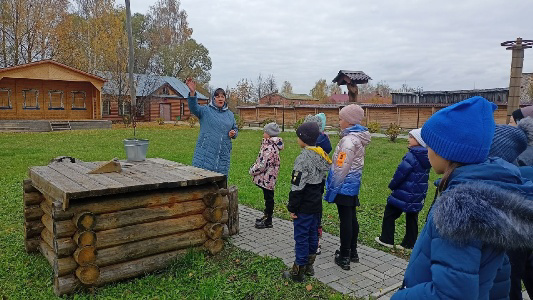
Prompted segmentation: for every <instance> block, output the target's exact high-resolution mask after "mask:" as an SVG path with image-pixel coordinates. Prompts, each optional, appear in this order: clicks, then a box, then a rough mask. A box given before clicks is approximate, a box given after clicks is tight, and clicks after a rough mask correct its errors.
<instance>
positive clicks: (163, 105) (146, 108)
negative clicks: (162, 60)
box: [102, 73, 209, 122]
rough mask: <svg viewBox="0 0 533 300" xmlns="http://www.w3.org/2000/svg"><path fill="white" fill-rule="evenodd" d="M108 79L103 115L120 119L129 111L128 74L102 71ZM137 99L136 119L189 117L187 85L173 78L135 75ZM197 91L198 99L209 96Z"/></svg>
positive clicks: (112, 118) (105, 86)
mask: <svg viewBox="0 0 533 300" xmlns="http://www.w3.org/2000/svg"><path fill="white" fill-rule="evenodd" d="M102 76H103V77H104V78H106V79H107V82H106V83H105V84H104V86H103V92H102V93H103V109H102V117H103V118H104V119H106V120H111V121H113V122H117V121H122V120H123V116H124V115H129V114H130V111H131V105H130V95H129V89H128V86H127V82H128V81H127V74H122V75H121V76H116V75H115V76H113V74H111V73H102ZM133 78H134V83H135V93H136V97H137V99H136V101H137V118H136V119H137V120H138V121H145V122H151V121H155V120H157V119H159V118H162V119H163V120H165V121H175V120H184V119H188V118H189V116H190V112H189V106H188V104H187V96H188V94H189V88H188V87H187V85H185V83H183V82H182V81H181V80H179V79H178V78H175V77H170V76H158V75H149V74H134V76H133ZM197 93H198V102H199V103H200V104H206V103H207V100H208V99H209V98H208V97H206V96H205V95H203V94H202V93H199V92H197Z"/></svg>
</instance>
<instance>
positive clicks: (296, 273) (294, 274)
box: [281, 263, 307, 282]
mask: <svg viewBox="0 0 533 300" xmlns="http://www.w3.org/2000/svg"><path fill="white" fill-rule="evenodd" d="M306 269H307V268H306V266H299V265H297V264H296V263H295V264H293V265H292V269H291V270H288V271H284V272H283V275H281V277H283V278H285V279H292V280H293V281H296V282H303V281H304V279H305V274H304V273H305V270H306Z"/></svg>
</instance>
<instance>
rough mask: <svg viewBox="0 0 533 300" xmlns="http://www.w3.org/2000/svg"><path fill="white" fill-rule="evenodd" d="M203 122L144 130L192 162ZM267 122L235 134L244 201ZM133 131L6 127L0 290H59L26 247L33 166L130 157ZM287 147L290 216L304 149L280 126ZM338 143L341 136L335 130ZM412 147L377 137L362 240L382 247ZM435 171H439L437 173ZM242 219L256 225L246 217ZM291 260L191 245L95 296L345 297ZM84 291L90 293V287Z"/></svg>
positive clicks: (284, 180)
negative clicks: (387, 212) (289, 267)
mask: <svg viewBox="0 0 533 300" xmlns="http://www.w3.org/2000/svg"><path fill="white" fill-rule="evenodd" d="M197 134H198V129H197V128H195V129H189V128H183V127H181V128H180V127H175V126H172V125H165V126H161V127H155V128H154V127H153V126H152V127H141V128H139V129H138V137H139V138H148V139H150V147H149V150H148V156H149V157H161V158H165V159H169V160H173V161H178V162H182V163H187V164H190V163H191V160H192V155H193V149H194V145H195V143H196V137H197ZM261 135H262V132H261V131H242V132H240V134H239V138H238V139H237V140H236V141H235V142H234V148H233V154H232V155H233V157H232V165H231V172H230V178H229V181H230V184H235V185H237V186H238V187H239V201H240V202H241V203H242V204H245V205H248V206H251V207H254V208H256V209H259V210H262V209H263V206H264V204H263V199H262V193H261V191H260V189H259V188H257V187H256V186H255V185H254V184H253V183H252V181H251V180H250V176H249V175H248V168H249V167H250V165H251V164H252V163H253V162H254V161H255V158H256V156H257V153H258V150H259V144H260V140H261ZM131 136H132V129H115V130H91V131H71V132H54V133H16V134H15V133H12V134H11V133H0V153H1V157H2V159H3V160H2V165H1V171H0V186H1V188H0V207H2V208H1V213H0V245H1V248H0V249H1V250H0V266H1V267H0V296H1V297H7V298H8V299H29V298H38V299H43V298H44V299H47V298H54V296H53V292H52V280H51V275H52V272H51V268H50V267H49V266H48V265H47V262H46V260H45V259H44V258H43V257H42V256H40V255H28V254H26V253H25V252H24V247H23V226H22V223H23V206H22V188H21V182H22V180H23V179H24V178H26V177H27V170H28V167H30V166H37V165H46V164H48V162H49V160H50V159H51V158H54V157H56V156H60V155H68V156H73V157H76V158H79V159H81V160H85V161H102V160H109V159H112V158H114V157H118V158H120V159H124V158H125V153H124V150H123V146H122V140H123V139H124V138H130V137H131ZM281 136H282V137H283V138H284V140H285V147H286V148H285V150H283V151H282V154H281V160H282V162H281V164H282V165H281V172H280V177H279V181H278V185H277V187H276V193H275V201H276V207H275V214H276V215H277V216H278V217H281V218H288V213H287V210H286V208H285V205H286V202H287V195H288V192H289V189H290V173H291V170H292V164H293V161H294V158H295V157H296V156H297V155H298V153H299V151H300V149H299V148H298V145H297V143H296V139H295V134H294V133H284V134H282V135H281ZM331 138H332V144H333V145H336V143H337V142H338V137H335V136H332V137H331ZM405 151H406V142H405V141H404V140H400V141H399V142H398V143H390V142H388V141H387V140H386V139H373V140H372V142H371V143H370V145H369V147H368V151H367V155H366V163H365V170H364V174H363V185H362V190H361V196H360V199H361V203H362V206H361V207H360V208H359V211H358V218H359V223H360V228H361V234H360V242H361V243H364V244H366V245H369V246H371V247H378V246H377V244H376V243H375V242H374V241H373V239H374V237H375V236H377V235H378V234H379V232H380V227H381V217H382V213H383V208H384V206H385V202H386V198H387V196H388V193H389V191H388V189H387V185H388V182H389V181H390V179H391V176H392V174H393V173H394V171H395V169H396V166H397V164H398V163H399V162H400V160H401V158H402V156H403V155H404V154H405ZM434 179H435V176H434V174H432V177H431V180H434ZM433 193H434V188H433V187H432V188H431V189H430V191H429V192H428V198H427V199H428V201H427V204H426V209H425V210H424V211H423V212H422V213H421V215H420V218H419V221H420V226H421V225H422V224H423V221H424V220H425V215H426V213H427V208H428V207H429V203H430V202H431V201H432V196H433ZM323 220H324V221H323V223H324V227H325V230H326V231H328V232H330V233H333V234H338V218H337V212H336V207H335V206H334V205H329V204H327V203H324V217H323ZM404 222H405V219H404V218H401V219H400V221H399V222H398V224H397V232H398V234H397V242H398V243H399V242H400V241H401V237H402V235H403V233H404V228H403V224H404ZM241 226H253V224H244V223H241ZM283 269H284V265H283V263H282V262H281V261H280V260H275V259H270V258H264V257H259V256H257V255H254V254H251V253H248V252H245V251H242V250H238V249H236V248H234V247H230V248H228V249H227V250H225V252H224V253H223V254H222V255H218V256H216V257H213V258H210V257H204V255H203V253H198V252H192V253H190V254H189V255H187V256H186V257H185V258H183V259H181V260H179V261H177V262H176V263H175V264H174V265H173V266H172V267H170V268H169V270H168V271H165V272H162V273H160V274H153V275H149V276H146V277H143V278H139V279H136V280H132V281H127V282H124V283H119V284H116V285H110V286H106V287H104V288H100V289H98V290H97V293H96V294H95V296H96V297H97V298H109V299H111V298H128V299H175V298H192V299H212V298H213V295H214V297H215V298H221V299H235V298H246V299H267V298H271V299H276V298H291V299H292V298H322V299H325V298H340V299H342V298H343V297H342V296H341V295H339V294H338V293H335V292H333V291H332V290H331V289H329V288H328V287H327V286H325V285H323V284H320V283H319V282H317V281H308V283H311V284H312V285H313V289H312V290H311V291H307V290H306V288H305V284H297V285H293V284H289V285H285V282H284V281H283V280H281V279H280V278H279V275H280V272H281V271H282V270H283ZM75 298H76V299H85V298H92V297H91V295H88V294H80V295H77V296H75Z"/></svg>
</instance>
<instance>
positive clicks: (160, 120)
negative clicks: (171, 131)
mask: <svg viewBox="0 0 533 300" xmlns="http://www.w3.org/2000/svg"><path fill="white" fill-rule="evenodd" d="M155 121H156V122H157V124H159V125H165V119H163V118H157V119H155Z"/></svg>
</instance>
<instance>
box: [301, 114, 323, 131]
mask: <svg viewBox="0 0 533 300" xmlns="http://www.w3.org/2000/svg"><path fill="white" fill-rule="evenodd" d="M306 122H315V123H316V124H317V125H318V129H319V130H320V127H322V119H320V117H319V116H317V115H307V116H306V117H305V119H304V123H306Z"/></svg>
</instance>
